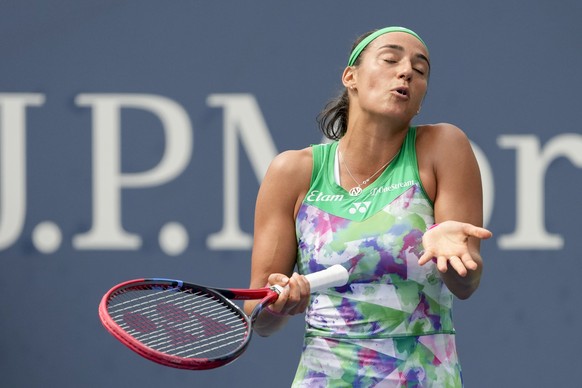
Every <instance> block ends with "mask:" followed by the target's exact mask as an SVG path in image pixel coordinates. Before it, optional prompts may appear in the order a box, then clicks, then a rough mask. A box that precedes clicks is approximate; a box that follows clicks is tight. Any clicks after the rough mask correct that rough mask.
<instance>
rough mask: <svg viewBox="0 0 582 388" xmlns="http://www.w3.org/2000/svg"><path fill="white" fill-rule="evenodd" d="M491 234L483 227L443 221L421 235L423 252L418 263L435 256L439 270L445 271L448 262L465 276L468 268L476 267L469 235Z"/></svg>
mask: <svg viewBox="0 0 582 388" xmlns="http://www.w3.org/2000/svg"><path fill="white" fill-rule="evenodd" d="M492 235H493V234H492V233H491V232H490V231H489V230H487V229H484V228H480V227H477V226H475V225H471V224H467V223H464V222H458V221H445V222H442V223H440V224H438V225H437V226H435V227H433V228H432V229H430V230H428V231H426V233H425V234H424V236H422V245H423V246H424V253H423V254H422V256H421V257H420V259H419V260H418V263H419V264H420V265H424V264H426V263H428V262H429V261H430V260H432V259H433V258H436V265H437V268H438V270H439V271H440V272H443V273H444V272H447V269H448V266H449V264H450V265H451V267H453V269H454V270H455V271H457V273H458V274H459V275H460V276H462V277H465V276H467V273H468V271H469V270H476V269H477V268H478V264H477V262H476V261H475V260H474V259H473V257H472V256H471V252H470V250H469V244H468V241H469V237H476V238H478V239H488V238H490V237H491V236H492Z"/></svg>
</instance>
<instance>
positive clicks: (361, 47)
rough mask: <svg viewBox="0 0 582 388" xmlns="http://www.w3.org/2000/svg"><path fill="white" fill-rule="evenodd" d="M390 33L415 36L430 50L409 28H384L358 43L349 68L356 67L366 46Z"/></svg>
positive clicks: (349, 62) (351, 56)
mask: <svg viewBox="0 0 582 388" xmlns="http://www.w3.org/2000/svg"><path fill="white" fill-rule="evenodd" d="M389 32H405V33H407V34H410V35H412V36H414V37H415V38H416V39H418V40H420V42H421V43H422V44H423V45H424V47H425V48H426V49H427V50H428V47H427V46H426V43H424V40H422V39H421V37H420V36H418V34H417V33H416V32H414V31H412V30H409V29H408V28H404V27H386V28H382V29H380V30H378V31H375V32H373V33H371V34H370V35H368V36H366V37H365V38H364V39H363V40H362V41H361V42H360V43H358V45H357V46H356V48H355V49H354V51H352V54H351V55H350V60H349V61H348V66H353V65H354V63H355V62H356V59H358V57H359V56H360V54H361V53H362V51H364V49H365V48H366V46H368V45H369V44H370V42H372V41H373V40H374V39H376V38H377V37H379V36H380V35H384V34H387V33H389Z"/></svg>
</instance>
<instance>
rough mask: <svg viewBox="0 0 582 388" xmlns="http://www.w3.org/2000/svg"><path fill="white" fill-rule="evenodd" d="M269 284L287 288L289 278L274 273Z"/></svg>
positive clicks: (270, 276)
mask: <svg viewBox="0 0 582 388" xmlns="http://www.w3.org/2000/svg"><path fill="white" fill-rule="evenodd" d="M268 280H269V284H272V285H275V284H277V285H279V286H283V287H284V286H286V285H287V283H289V277H287V276H286V275H284V274H282V273H273V274H271V275H269V279H268Z"/></svg>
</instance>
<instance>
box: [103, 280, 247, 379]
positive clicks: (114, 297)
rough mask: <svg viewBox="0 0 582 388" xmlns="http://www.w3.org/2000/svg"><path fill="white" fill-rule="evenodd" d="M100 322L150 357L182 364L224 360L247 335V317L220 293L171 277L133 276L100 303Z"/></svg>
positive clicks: (240, 348) (203, 365) (195, 366)
mask: <svg viewBox="0 0 582 388" xmlns="http://www.w3.org/2000/svg"><path fill="white" fill-rule="evenodd" d="M99 317H100V319H101V322H102V324H103V326H104V327H105V328H106V329H107V330H108V331H109V332H110V333H111V334H112V335H113V336H114V337H115V338H117V339H118V340H119V341H120V342H121V343H123V344H124V345H125V346H127V347H128V348H130V349H131V350H133V351H134V352H136V353H138V354H139V355H141V356H142V357H145V358H147V359H149V360H151V361H154V362H157V363H159V364H162V365H165V366H170V367H174V368H180V369H191V370H202V369H212V368H216V367H219V366H222V365H226V364H228V363H230V362H232V361H234V360H235V359H236V358H237V357H238V356H240V355H241V354H242V353H243V352H244V350H245V349H246V347H247V346H248V343H249V341H250V338H251V334H252V327H251V320H250V319H249V317H248V316H247V315H246V314H245V313H244V312H243V311H242V310H241V308H240V307H239V306H237V305H236V304H234V303H233V302H232V301H230V300H229V299H228V298H226V297H224V296H223V295H222V294H221V293H220V292H218V291H215V290H213V289H211V288H207V287H204V286H200V285H196V284H190V283H184V282H181V281H179V280H171V279H136V280H130V281H127V282H124V283H121V284H119V285H117V286H115V287H113V288H112V289H111V290H109V291H108V292H107V293H106V294H105V295H104V296H103V298H102V300H101V303H100V305H99Z"/></svg>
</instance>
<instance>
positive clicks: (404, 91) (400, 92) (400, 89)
mask: <svg viewBox="0 0 582 388" xmlns="http://www.w3.org/2000/svg"><path fill="white" fill-rule="evenodd" d="M390 92H391V93H392V94H393V95H395V96H396V97H398V98H399V99H402V100H409V99H410V90H409V89H408V87H407V86H397V87H395V88H393V89H392V90H390Z"/></svg>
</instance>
